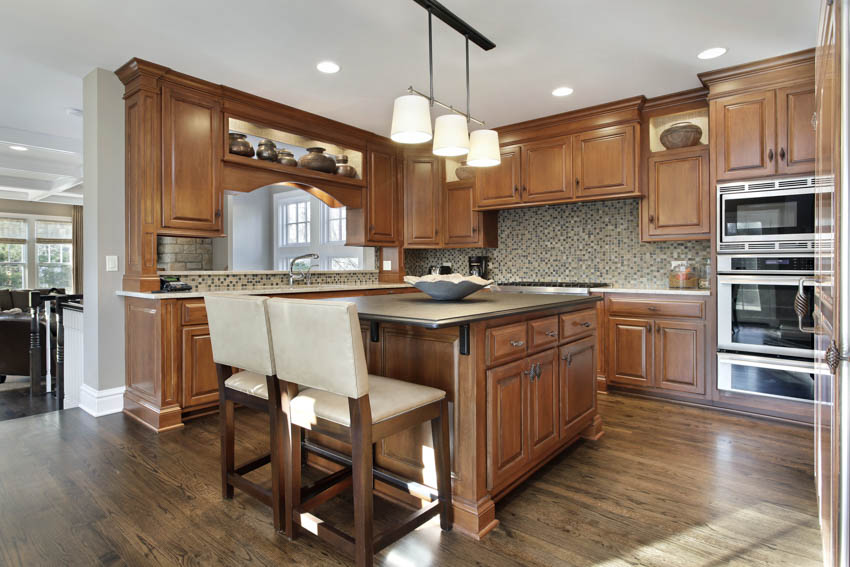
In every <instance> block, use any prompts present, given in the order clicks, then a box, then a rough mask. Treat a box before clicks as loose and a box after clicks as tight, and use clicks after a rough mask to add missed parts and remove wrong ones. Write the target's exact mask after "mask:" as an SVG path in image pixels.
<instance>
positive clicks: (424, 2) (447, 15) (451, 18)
mask: <svg viewBox="0 0 850 567" xmlns="http://www.w3.org/2000/svg"><path fill="white" fill-rule="evenodd" d="M413 1H414V2H416V3H417V4H419V5H420V6H422V7H423V8H425V9H426V10H430V11H431V13H432V14H433V15H435V16H436V17H438V18H440V19H441V20H442V21H443V22H445V23H446V24H447V25H448V26H450V27H452V28H454V30H455V31H457V32H458V33H459V34H460V35H462V36H464V37H468V38H469V41H471V42H472V43H474V44H475V45H477V46H478V47H480V48H481V49H483V50H484V51H490V50H491V49H493V48H494V47H496V44H495V43H493V42H492V41H490V40H489V39H487V38H486V37H484V36H483V35H482V34H481V32H479V31H478V30H476V29H475V28H473V27H472V26H470V25H469V24H467V23H466V22H464V21H463V20H461V19H460V18H458V17H457V16H456V15H455V13H454V12H452V11H451V10H449V9H448V8H446V7H445V6H443V5H442V4H440V3H439V2H437V0H413Z"/></svg>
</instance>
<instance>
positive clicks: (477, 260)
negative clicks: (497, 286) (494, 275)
mask: <svg viewBox="0 0 850 567" xmlns="http://www.w3.org/2000/svg"><path fill="white" fill-rule="evenodd" d="M489 261H490V257H489V256H470V257H469V275H470V276H478V277H479V278H484V279H485V280H486V279H488V273H487V263H488V262H489Z"/></svg>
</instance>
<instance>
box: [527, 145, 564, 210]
mask: <svg viewBox="0 0 850 567" xmlns="http://www.w3.org/2000/svg"><path fill="white" fill-rule="evenodd" d="M571 160H572V138H561V139H559V140H551V141H547V142H540V143H536V144H527V145H524V146H523V147H522V200H523V202H527V203H535V202H543V201H553V202H556V201H565V200H567V199H570V198H571V197H572V196H573V184H572V177H573V175H572V161H571Z"/></svg>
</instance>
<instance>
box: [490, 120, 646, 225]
mask: <svg viewBox="0 0 850 567" xmlns="http://www.w3.org/2000/svg"><path fill="white" fill-rule="evenodd" d="M638 128H639V126H638V125H637V124H627V125H624V126H608V127H605V128H598V129H596V130H591V131H588V132H582V133H580V134H573V135H570V136H560V137H556V138H551V139H547V140H541V141H535V142H529V143H526V144H521V145H515V146H506V147H504V148H502V163H501V164H500V165H498V166H495V167H491V168H481V170H480V171H479V172H478V173H477V179H476V193H475V206H476V209H482V210H484V209H505V208H512V207H521V206H525V205H532V204H543V203H546V204H552V203H568V202H572V201H579V200H581V201H585V200H595V199H612V198H621V197H639V196H640V191H639V189H638V185H637V182H636V180H637V177H638V176H637V171H638V169H637V168H638V155H639V147H638V146H639V143H638V135H637V133H638Z"/></svg>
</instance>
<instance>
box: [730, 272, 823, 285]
mask: <svg viewBox="0 0 850 567" xmlns="http://www.w3.org/2000/svg"><path fill="white" fill-rule="evenodd" d="M799 279H800V278H799V277H794V276H792V275H754V274H753V275H746V276H745V275H741V274H735V275H728V274H719V275H718V276H717V283H718V284H745V285H760V284H763V285H791V286H797V285H799V283H800V282H799ZM805 285H817V282H816V281H815V280H812V279H811V278H806V283H805Z"/></svg>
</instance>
